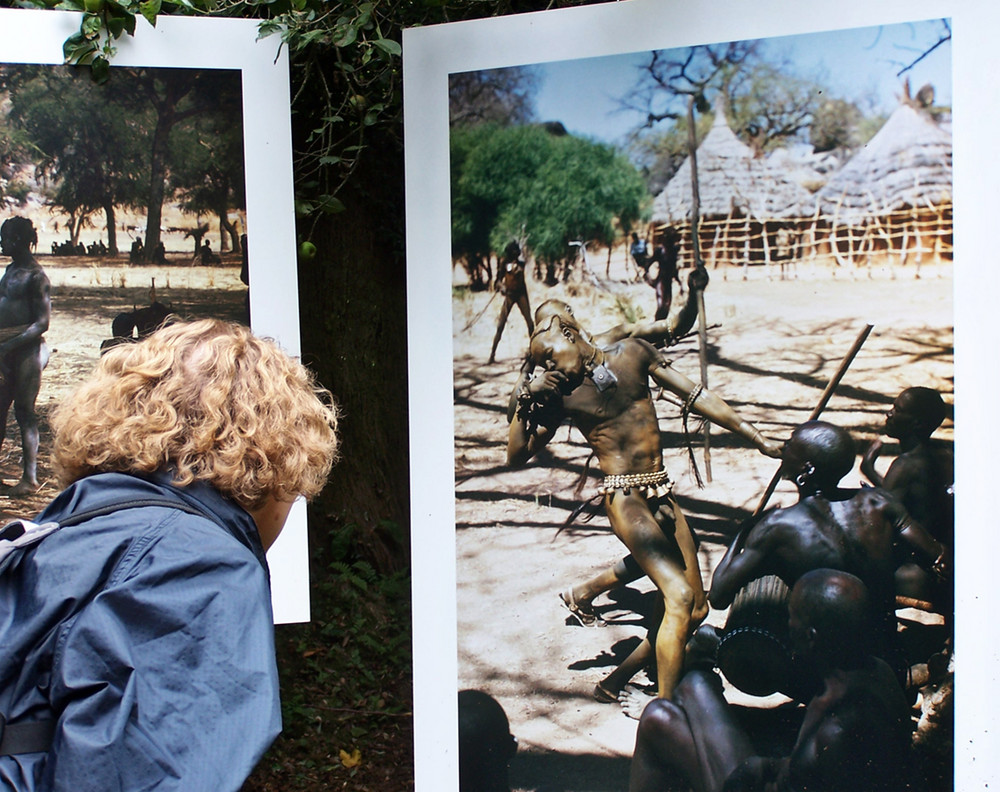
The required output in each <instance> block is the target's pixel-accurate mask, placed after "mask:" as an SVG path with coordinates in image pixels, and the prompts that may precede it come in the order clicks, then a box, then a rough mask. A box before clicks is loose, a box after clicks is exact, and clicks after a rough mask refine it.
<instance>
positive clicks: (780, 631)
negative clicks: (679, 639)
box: [716, 575, 797, 696]
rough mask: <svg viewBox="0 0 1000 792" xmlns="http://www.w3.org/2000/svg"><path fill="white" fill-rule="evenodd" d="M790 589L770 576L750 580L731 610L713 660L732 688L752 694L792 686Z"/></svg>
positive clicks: (762, 693)
mask: <svg viewBox="0 0 1000 792" xmlns="http://www.w3.org/2000/svg"><path fill="white" fill-rule="evenodd" d="M788 594H789V589H788V586H786V585H785V584H784V583H783V582H782V581H781V579H780V578H778V577H775V576H774V575H768V576H766V577H762V578H758V579H757V580H751V581H750V582H749V583H747V585H746V586H744V587H743V588H742V589H740V590H739V592H738V593H737V594H736V597H735V598H734V599H733V604H732V605H731V606H730V608H729V617H728V618H727V620H726V626H725V630H724V632H723V635H722V640H721V642H720V643H719V647H718V652H717V654H716V661H717V663H718V666H719V670H720V671H722V673H723V674H724V675H725V677H726V679H728V680H729V681H730V682H731V683H732V684H733V685H734V686H735V687H737V688H738V689H740V690H742V691H743V692H744V693H749V694H750V695H751V696H769V695H771V694H772V693H776V692H779V691H780V692H782V693H786V694H788V692H789V689H790V688H796V687H797V685H795V684H794V682H793V680H792V679H791V676H792V652H791V644H790V641H789V637H788Z"/></svg>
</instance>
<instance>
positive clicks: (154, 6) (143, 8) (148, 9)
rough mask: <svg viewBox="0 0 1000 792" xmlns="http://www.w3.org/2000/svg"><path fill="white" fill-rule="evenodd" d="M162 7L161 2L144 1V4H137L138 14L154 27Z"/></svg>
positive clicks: (154, 0)
mask: <svg viewBox="0 0 1000 792" xmlns="http://www.w3.org/2000/svg"><path fill="white" fill-rule="evenodd" d="M162 6H163V3H162V2H161V0H144V2H141V3H139V13H140V14H142V16H143V19H145V20H146V21H147V22H148V23H149V24H150V25H152V26H153V27H156V17H157V15H158V14H159V13H160V8H162Z"/></svg>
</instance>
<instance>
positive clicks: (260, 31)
mask: <svg viewBox="0 0 1000 792" xmlns="http://www.w3.org/2000/svg"><path fill="white" fill-rule="evenodd" d="M283 29H284V28H283V27H282V26H281V25H280V24H279V23H277V22H275V21H274V20H272V19H265V20H264V21H263V22H261V23H260V25H258V26H257V41H260V40H261V39H263V38H267V37H268V36H273V35H274V34H275V33H280V32H281V31H282V30H283Z"/></svg>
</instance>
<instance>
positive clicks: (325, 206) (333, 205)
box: [316, 195, 345, 214]
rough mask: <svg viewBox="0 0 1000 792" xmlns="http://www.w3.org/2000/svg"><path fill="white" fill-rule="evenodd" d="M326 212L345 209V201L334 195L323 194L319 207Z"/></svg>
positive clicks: (335, 212) (332, 212)
mask: <svg viewBox="0 0 1000 792" xmlns="http://www.w3.org/2000/svg"><path fill="white" fill-rule="evenodd" d="M316 208H317V209H319V210H320V211H321V212H323V213H324V214H338V213H339V212H343V211H344V208H345V207H344V202H343V201H341V200H340V199H339V198H337V197H336V196H333V195H321V196H320V204H319V206H318V207H316Z"/></svg>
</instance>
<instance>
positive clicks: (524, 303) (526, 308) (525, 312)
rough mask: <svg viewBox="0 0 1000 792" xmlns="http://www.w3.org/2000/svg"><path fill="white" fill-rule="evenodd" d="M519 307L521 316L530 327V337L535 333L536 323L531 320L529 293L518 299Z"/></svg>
mask: <svg viewBox="0 0 1000 792" xmlns="http://www.w3.org/2000/svg"><path fill="white" fill-rule="evenodd" d="M517 307H518V308H520V309H521V316H523V317H524V322H525V324H526V325H528V336H529V337H530V336H531V334H532V333H534V332H535V322H534V320H533V319H532V318H531V306H530V305H529V304H528V293H527V292H525V293H524V294H522V295H521V296H520V297H518V298H517Z"/></svg>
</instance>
